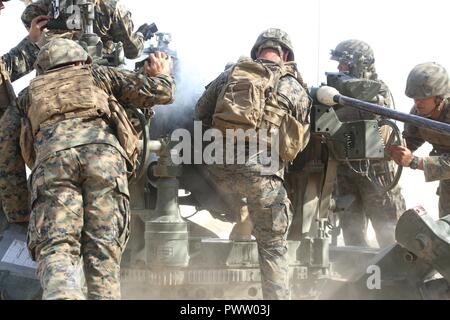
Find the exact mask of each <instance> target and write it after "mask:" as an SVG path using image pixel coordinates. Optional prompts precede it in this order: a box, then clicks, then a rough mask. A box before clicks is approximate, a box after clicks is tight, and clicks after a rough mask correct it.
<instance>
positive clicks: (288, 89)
mask: <svg viewBox="0 0 450 320" xmlns="http://www.w3.org/2000/svg"><path fill="white" fill-rule="evenodd" d="M278 102H279V104H280V106H281V107H282V108H284V109H285V110H286V111H289V112H290V113H291V114H292V115H293V116H294V117H295V118H296V119H297V120H298V121H300V122H301V123H302V124H304V125H307V124H309V113H310V109H311V99H310V98H309V96H308V93H307V92H306V90H305V89H304V88H303V87H302V86H301V85H300V83H299V82H298V81H297V80H296V79H295V78H294V77H292V76H286V77H283V78H282V79H281V80H280V83H279V84H278Z"/></svg>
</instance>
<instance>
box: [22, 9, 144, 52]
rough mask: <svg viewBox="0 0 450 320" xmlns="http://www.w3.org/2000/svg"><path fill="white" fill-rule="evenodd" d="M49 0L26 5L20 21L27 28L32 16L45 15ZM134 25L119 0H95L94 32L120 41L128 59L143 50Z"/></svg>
mask: <svg viewBox="0 0 450 320" xmlns="http://www.w3.org/2000/svg"><path fill="white" fill-rule="evenodd" d="M50 7H51V0H37V1H35V2H33V3H32V4H30V5H28V6H27V7H26V8H25V10H24V12H23V14H22V22H23V23H24V25H25V26H26V27H27V28H29V27H30V26H31V21H32V20H33V18H35V17H37V16H40V15H47V14H48V13H49V11H50ZM133 29H134V25H133V21H132V19H131V13H130V12H129V11H128V10H127V9H125V7H124V6H123V5H122V3H121V2H120V1H119V0H97V1H95V21H94V33H96V34H97V35H98V36H99V37H100V38H101V40H102V42H103V44H105V45H106V44H107V43H108V41H112V42H114V43H117V42H119V41H120V42H122V44H123V49H124V51H125V56H126V57H127V58H128V59H134V58H137V57H139V56H140V55H141V54H142V52H143V50H144V38H143V36H142V35H140V34H137V33H134V32H133Z"/></svg>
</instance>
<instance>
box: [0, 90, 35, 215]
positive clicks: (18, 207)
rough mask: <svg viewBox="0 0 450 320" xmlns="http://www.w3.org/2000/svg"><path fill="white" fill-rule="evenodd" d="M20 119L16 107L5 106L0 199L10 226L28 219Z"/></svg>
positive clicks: (0, 149)
mask: <svg viewBox="0 0 450 320" xmlns="http://www.w3.org/2000/svg"><path fill="white" fill-rule="evenodd" d="M21 96H22V93H21V94H19V98H20V97H21ZM21 119H22V113H21V112H20V111H19V109H18V108H17V106H16V105H9V106H8V108H7V109H6V112H5V114H4V115H3V117H2V121H0V137H1V138H0V199H1V203H2V208H3V211H4V213H5V215H6V217H7V219H8V221H9V222H11V223H14V222H24V221H28V219H29V201H28V199H29V195H28V188H27V175H26V169H25V163H24V160H23V158H22V156H21V152H20V146H19V139H20V126H21Z"/></svg>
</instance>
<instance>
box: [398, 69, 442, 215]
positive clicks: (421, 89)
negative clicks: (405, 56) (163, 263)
mask: <svg viewBox="0 0 450 320" xmlns="http://www.w3.org/2000/svg"><path fill="white" fill-rule="evenodd" d="M405 94H406V95H407V96H408V97H409V98H412V99H414V106H413V108H412V109H411V114H414V115H418V116H422V117H425V118H429V119H432V120H436V121H440V122H445V123H450V89H449V78H448V73H447V71H446V70H445V68H444V67H443V66H441V65H439V64H437V63H434V62H430V63H422V64H419V65H417V66H415V67H414V68H413V69H412V70H411V72H410V73H409V76H408V80H407V83H406V91H405ZM403 137H404V138H405V140H406V146H407V147H402V146H392V147H391V156H392V158H393V159H394V160H395V161H396V162H397V163H398V164H399V165H402V166H405V167H410V168H411V169H420V170H424V173H425V180H426V181H433V180H440V182H439V188H438V190H437V194H438V195H439V217H441V218H442V217H444V216H445V215H448V214H450V179H449V178H450V174H449V171H450V170H449V155H450V142H449V140H450V139H449V138H448V136H447V135H445V134H439V133H438V132H436V131H433V130H430V129H426V128H419V127H416V126H414V125H412V124H408V123H406V124H405V130H404V132H403ZM425 142H428V143H431V144H432V145H433V150H432V151H431V153H430V157H423V158H419V157H416V156H414V155H413V154H412V153H413V152H414V151H416V150H417V149H418V148H419V147H420V146H421V145H422V144H424V143H425Z"/></svg>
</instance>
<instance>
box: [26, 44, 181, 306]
mask: <svg viewBox="0 0 450 320" xmlns="http://www.w3.org/2000/svg"><path fill="white" fill-rule="evenodd" d="M60 50H65V48H63V47H62V48H60ZM38 63H40V62H39V61H38ZM68 68H78V67H74V66H66V67H63V68H61V69H59V71H62V72H64V69H68ZM91 70H92V76H93V79H94V83H95V85H96V86H97V87H98V88H100V89H102V90H103V91H104V92H105V93H107V95H114V96H115V97H116V98H117V100H118V101H119V102H121V103H122V104H123V105H130V104H133V105H136V106H139V107H144V108H148V107H151V106H153V105H155V104H168V103H170V102H172V99H173V95H174V82H173V79H172V78H171V77H168V76H165V75H161V76H157V77H152V78H150V77H148V76H144V75H143V74H136V73H133V72H129V71H125V70H120V69H116V68H111V67H102V66H93V67H92V69H91ZM29 90H31V89H29ZM57 92H58V88H55V90H54V92H51V91H48V94H49V95H56V94H57ZM32 99H33V94H32V93H31V94H30V92H28V94H26V93H24V94H23V95H21V96H20V98H19V101H18V106H19V108H20V110H22V112H24V113H27V111H28V109H29V107H30V105H32V103H33V101H32ZM34 149H35V151H36V154H37V155H38V157H37V161H36V163H35V167H34V169H33V172H32V176H31V179H32V180H31V188H32V196H31V210H32V212H31V218H30V225H29V233H28V247H29V250H30V253H31V255H32V257H33V259H35V260H36V261H37V262H38V275H39V277H40V280H41V284H42V287H43V289H44V292H43V297H44V298H45V299H80V298H83V296H82V295H81V293H80V286H79V283H78V282H76V281H75V280H76V279H77V278H76V275H75V272H76V268H77V265H78V263H79V261H80V256H83V263H84V273H85V278H86V282H87V286H88V298H89V299H118V298H120V272H119V266H120V259H121V254H122V251H123V249H124V247H125V244H126V242H127V239H128V234H129V230H128V228H129V219H130V212H129V204H128V201H129V194H128V185H127V167H126V161H125V157H124V156H123V154H124V151H123V149H122V148H121V146H120V144H119V142H118V140H117V138H116V137H115V132H114V131H113V130H112V129H111V128H110V126H109V124H108V123H106V121H105V119H103V118H99V117H96V118H89V119H83V118H73V119H66V120H61V121H56V123H51V124H48V125H47V126H43V127H42V126H41V128H40V130H39V132H38V133H37V135H36V137H35V143H34Z"/></svg>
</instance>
